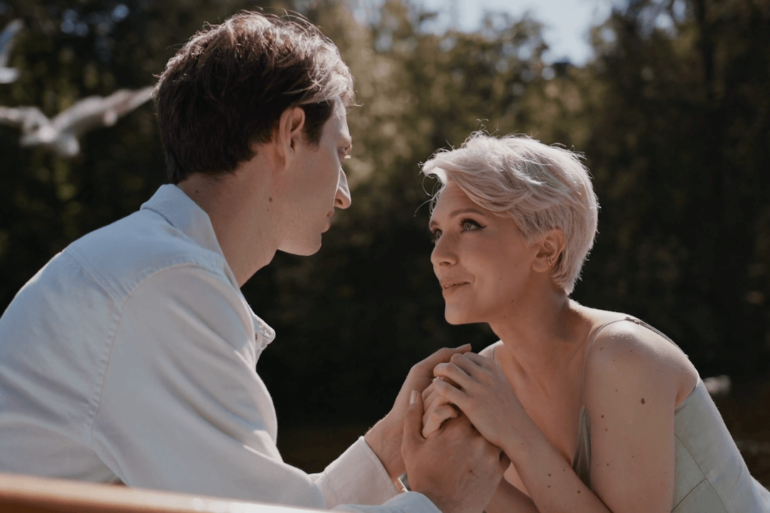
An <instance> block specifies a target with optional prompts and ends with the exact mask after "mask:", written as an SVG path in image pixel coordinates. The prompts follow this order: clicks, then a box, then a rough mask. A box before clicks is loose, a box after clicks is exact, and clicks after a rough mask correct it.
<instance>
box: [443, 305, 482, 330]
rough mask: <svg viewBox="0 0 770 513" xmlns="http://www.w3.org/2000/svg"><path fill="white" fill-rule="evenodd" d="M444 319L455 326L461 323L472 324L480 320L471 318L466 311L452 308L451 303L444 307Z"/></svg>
mask: <svg viewBox="0 0 770 513" xmlns="http://www.w3.org/2000/svg"><path fill="white" fill-rule="evenodd" d="M444 319H446V322H447V323H449V324H452V325H454V326H457V325H459V324H470V323H472V322H478V321H473V320H470V319H469V318H468V315H467V313H466V312H463V311H459V310H457V309H455V308H451V307H450V306H449V305H447V307H446V308H445V309H444Z"/></svg>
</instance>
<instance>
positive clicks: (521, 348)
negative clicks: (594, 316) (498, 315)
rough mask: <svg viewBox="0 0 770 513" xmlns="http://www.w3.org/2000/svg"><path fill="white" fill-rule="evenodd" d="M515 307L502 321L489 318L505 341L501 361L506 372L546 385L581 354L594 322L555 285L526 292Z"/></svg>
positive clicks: (583, 309) (562, 372) (498, 334)
mask: <svg viewBox="0 0 770 513" xmlns="http://www.w3.org/2000/svg"><path fill="white" fill-rule="evenodd" d="M512 308H513V311H510V312H509V313H508V315H506V316H505V317H504V318H503V319H501V320H500V321H497V322H490V327H491V328H492V330H493V331H494V332H495V334H496V335H497V336H499V337H500V339H501V340H502V341H503V344H504V345H505V351H504V352H503V354H502V355H501V356H502V358H501V361H500V363H501V365H503V367H504V368H505V369H506V371H507V372H506V373H507V374H509V375H511V374H512V376H511V377H514V376H515V377H519V378H523V379H526V380H534V381H535V382H536V383H540V384H543V385H545V384H546V383H549V382H552V381H553V377H554V375H564V374H565V371H567V369H568V367H569V366H570V364H571V363H573V362H574V358H575V357H576V356H578V355H580V354H582V351H581V349H582V347H583V345H584V342H585V340H586V338H587V337H588V334H589V332H590V330H591V328H592V325H593V323H592V321H591V320H590V319H589V318H588V316H587V315H586V312H585V308H583V307H582V306H580V305H579V304H578V303H576V302H574V301H571V300H570V299H569V297H568V296H567V295H566V294H565V293H564V292H563V291H557V290H554V289H550V290H545V291H543V293H542V294H540V296H539V297H532V295H527V300H526V301H521V302H520V304H517V305H515V306H514V305H512ZM565 377H566V376H565ZM546 388H547V387H546Z"/></svg>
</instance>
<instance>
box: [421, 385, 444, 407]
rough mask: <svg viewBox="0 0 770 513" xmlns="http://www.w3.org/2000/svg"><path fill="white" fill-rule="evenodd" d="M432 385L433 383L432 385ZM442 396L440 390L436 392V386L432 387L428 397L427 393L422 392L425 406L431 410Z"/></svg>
mask: <svg viewBox="0 0 770 513" xmlns="http://www.w3.org/2000/svg"><path fill="white" fill-rule="evenodd" d="M432 386H433V385H431V387H432ZM440 397H441V396H440V395H439V394H438V392H436V389H435V388H431V389H430V393H429V394H427V397H426V394H425V393H423V394H422V404H423V408H425V410H429V409H430V407H431V406H433V403H434V402H436V400H437V399H439V398H440Z"/></svg>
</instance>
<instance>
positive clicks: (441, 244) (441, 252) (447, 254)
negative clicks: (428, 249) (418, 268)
mask: <svg viewBox="0 0 770 513" xmlns="http://www.w3.org/2000/svg"><path fill="white" fill-rule="evenodd" d="M430 262H431V263H432V264H433V267H439V266H442V265H453V264H455V263H457V253H456V251H455V248H454V244H453V243H452V240H451V237H450V236H448V235H442V236H440V237H439V238H438V239H437V240H436V244H435V246H433V252H432V253H431V254H430Z"/></svg>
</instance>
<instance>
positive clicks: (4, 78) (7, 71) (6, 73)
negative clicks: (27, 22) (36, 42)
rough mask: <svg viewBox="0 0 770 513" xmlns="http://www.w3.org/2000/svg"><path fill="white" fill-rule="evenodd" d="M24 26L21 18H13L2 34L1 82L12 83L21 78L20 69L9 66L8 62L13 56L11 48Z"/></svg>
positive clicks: (0, 43) (0, 52)
mask: <svg viewBox="0 0 770 513" xmlns="http://www.w3.org/2000/svg"><path fill="white" fill-rule="evenodd" d="M23 28H24V23H22V21H21V20H13V21H12V22H10V23H9V24H8V25H6V26H5V29H3V32H2V33H1V34H0V84H10V83H11V82H14V81H15V80H16V79H17V78H19V70H18V69H16V68H9V67H8V62H9V61H10V58H11V50H13V45H14V43H15V40H16V36H17V35H18V34H19V32H21V29H23Z"/></svg>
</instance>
